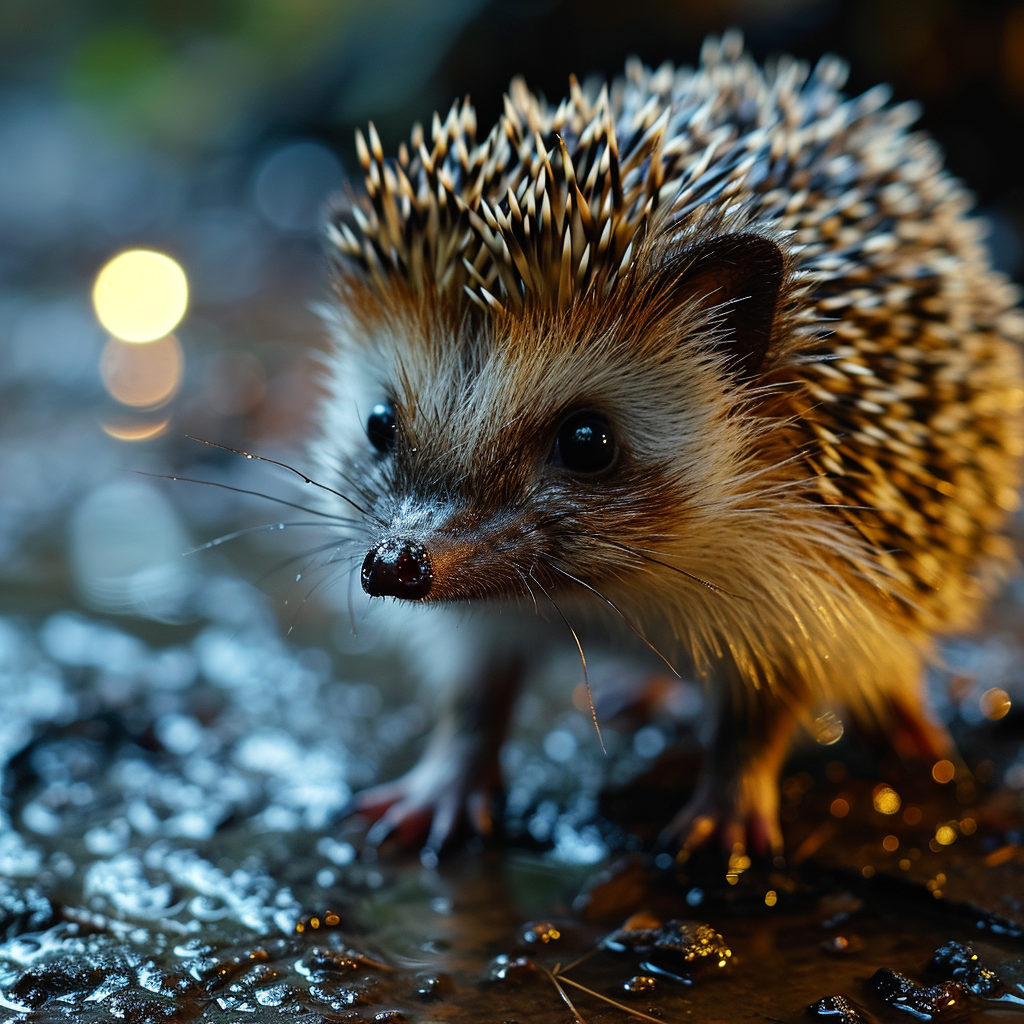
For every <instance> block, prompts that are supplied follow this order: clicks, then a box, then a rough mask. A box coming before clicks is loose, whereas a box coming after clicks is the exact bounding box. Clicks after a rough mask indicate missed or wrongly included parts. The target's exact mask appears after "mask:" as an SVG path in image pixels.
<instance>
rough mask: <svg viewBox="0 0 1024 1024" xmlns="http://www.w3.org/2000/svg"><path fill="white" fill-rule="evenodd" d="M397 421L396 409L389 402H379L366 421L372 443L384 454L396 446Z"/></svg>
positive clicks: (367, 433) (367, 434) (368, 435)
mask: <svg viewBox="0 0 1024 1024" xmlns="http://www.w3.org/2000/svg"><path fill="white" fill-rule="evenodd" d="M396 433H397V422H396V420H395V410H394V409H393V408H392V407H391V404H390V403H389V402H378V403H377V404H376V405H375V406H374V407H373V408H372V409H371V410H370V417H369V419H367V421H366V436H367V437H369V439H370V444H372V445H373V447H374V448H376V449H377V451H379V452H380V453H381V454H382V455H387V453H388V452H390V451H391V449H392V448H394V446H395V435H396Z"/></svg>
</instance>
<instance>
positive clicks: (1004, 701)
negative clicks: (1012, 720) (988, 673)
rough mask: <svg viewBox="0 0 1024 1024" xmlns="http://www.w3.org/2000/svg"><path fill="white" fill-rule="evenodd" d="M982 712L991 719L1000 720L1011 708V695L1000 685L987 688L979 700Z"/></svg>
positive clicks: (993, 720)
mask: <svg viewBox="0 0 1024 1024" xmlns="http://www.w3.org/2000/svg"><path fill="white" fill-rule="evenodd" d="M979 706H980V708H981V713H982V714H983V715H984V716H985V717H986V718H987V719H989V720H990V721H992V722H998V721H999V719H1000V718H1005V717H1006V714H1007V713H1008V712H1009V710H1010V695H1009V694H1008V693H1007V692H1006V691H1005V690H1003V689H1001V688H1000V687H998V686H993V687H992V689H990V690H986V691H985V692H984V693H983V694H982V695H981V700H980V701H979Z"/></svg>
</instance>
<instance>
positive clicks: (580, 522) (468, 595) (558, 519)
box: [324, 243, 777, 601]
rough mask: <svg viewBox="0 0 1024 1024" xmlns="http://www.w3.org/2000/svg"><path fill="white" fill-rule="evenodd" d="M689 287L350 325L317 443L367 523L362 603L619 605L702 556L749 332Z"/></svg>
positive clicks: (727, 473) (741, 448) (746, 440)
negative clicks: (613, 299)
mask: <svg viewBox="0 0 1024 1024" xmlns="http://www.w3.org/2000/svg"><path fill="white" fill-rule="evenodd" d="M766 244H771V243H766ZM688 266H690V264H688ZM704 269H705V270H706V267H705V268H704ZM672 281H673V282H674V283H675V285H678V284H679V275H678V273H673V277H672ZM688 281H689V284H688V286H687V288H686V289H684V290H683V291H680V290H679V288H678V287H677V288H676V289H675V291H674V292H673V295H672V301H669V302H666V301H665V289H666V287H667V286H666V283H665V281H664V280H659V281H654V282H647V283H646V284H645V285H643V286H641V284H640V282H638V287H637V288H636V289H635V290H634V291H632V292H631V293H629V294H631V296H632V298H631V299H630V301H629V302H624V303H618V304H609V303H596V302H595V303H592V304H588V303H580V304H578V305H577V306H575V307H573V308H572V309H570V310H569V311H566V312H559V311H555V310H551V309H544V308H541V309H536V310H532V311H528V312H526V313H524V314H523V315H521V316H517V317H504V318H501V319H497V320H492V319H487V318H474V317H463V318H460V319H457V320H455V322H453V321H452V319H451V318H444V317H438V316H436V315H435V314H436V312H437V311H436V310H431V309H429V308H428V309H425V308H424V307H422V306H418V305H416V304H411V305H410V306H409V307H407V308H406V309H405V310H404V312H403V313H402V315H400V316H397V317H396V316H395V315H394V312H395V309H396V308H398V307H397V304H396V305H393V306H391V307H388V313H387V315H384V313H383V311H381V312H380V315H377V316H375V317H371V318H363V319H362V320H359V319H357V318H354V317H353V318H349V320H348V322H347V324H346V327H345V330H344V331H343V332H339V333H340V334H341V336H342V339H343V342H344V344H343V346H342V347H341V351H340V353H339V356H338V358H339V360H340V363H339V365H338V366H336V368H335V372H334V373H333V374H332V386H333V387H334V388H335V392H336V393H335V395H334V396H333V397H332V399H331V400H330V401H329V403H328V406H327V411H328V412H329V413H331V419H330V420H329V421H328V432H327V434H326V436H325V438H324V440H325V442H326V446H327V448H328V450H329V451H332V452H333V454H334V456H335V457H336V459H337V462H338V463H340V466H339V467H338V469H340V471H339V472H338V473H337V478H336V483H337V486H338V487H339V489H344V488H345V487H346V481H347V482H348V484H349V486H351V485H352V484H353V483H356V484H358V487H359V493H358V496H359V498H360V500H362V501H364V502H366V503H367V505H368V506H369V508H368V511H369V512H370V513H371V515H372V517H373V520H374V522H373V525H371V526H370V527H369V537H368V541H367V545H366V555H365V559H364V561H363V565H362V570H361V580H362V585H363V588H364V589H365V590H366V592H367V593H368V594H370V595H372V596H391V597H397V598H402V599H406V600H414V601H463V600H475V599H482V598H497V599H510V598H512V599H514V598H528V597H529V596H530V594H531V592H536V593H541V594H543V593H551V592H554V591H558V592H563V591H573V590H575V591H577V592H578V591H579V590H580V589H581V588H583V589H588V588H590V587H596V588H601V589H602V591H605V590H608V589H611V590H615V591H620V590H621V589H622V587H623V586H625V587H627V588H628V586H629V584H630V581H631V579H632V578H633V577H635V576H636V575H637V573H636V570H637V569H638V568H641V567H643V565H644V564H645V562H644V560H645V558H647V553H648V552H650V551H660V550H663V549H664V548H665V546H666V545H671V546H672V547H674V548H677V547H678V546H679V545H680V543H682V544H684V545H685V544H686V543H687V538H689V541H688V543H689V544H690V545H691V547H692V548H694V549H702V550H703V549H705V548H706V547H707V545H708V543H709V539H708V537H706V536H702V535H701V524H702V522H703V521H704V520H706V519H707V518H708V517H709V516H711V515H713V514H714V511H715V510H716V509H718V508H720V506H721V505H722V503H723V502H727V501H728V500H730V498H731V490H732V488H733V487H734V484H735V481H736V480H737V479H738V477H739V476H740V475H742V473H743V471H744V466H745V464H746V462H747V461H748V460H749V458H750V449H751V436H752V427H751V423H752V422H753V421H752V420H751V419H750V418H749V417H745V416H743V415H736V414H735V413H736V409H737V408H738V407H739V406H740V405H742V402H743V398H742V395H743V393H744V392H743V388H742V387H741V386H739V384H738V375H739V371H738V370H737V364H738V363H739V362H740V361H742V359H745V358H747V352H748V348H747V347H744V348H743V349H742V351H740V350H739V349H738V348H737V347H736V346H737V345H738V344H739V342H740V341H741V339H740V337H739V334H738V333H737V331H738V326H737V324H738V321H737V322H732V321H730V322H728V323H725V321H724V320H723V316H724V315H725V314H723V310H722V307H721V304H718V303H716V304H714V305H713V306H709V305H708V303H707V302H705V301H704V298H705V295H706V292H707V291H708V290H710V291H712V292H713V291H715V289H708V288H707V281H702V282H701V283H700V285H699V287H698V288H697V292H696V293H695V292H694V283H693V275H692V274H691V275H690V277H689V278H688ZM770 287H771V288H777V280H775V281H773V282H771V283H770ZM695 294H696V298H695V297H694V296H695ZM727 302H728V300H727ZM729 308H730V307H729V306H728V305H727V306H726V307H725V309H726V311H728V309H729ZM723 323H725V328H723ZM725 341H728V342H729V343H730V344H732V345H733V346H734V347H733V349H732V350H730V349H729V348H728V346H727V345H726V344H725ZM711 436H714V437H716V444H715V445H714V446H713V447H709V446H708V445H707V443H706V439H707V438H708V437H711ZM638 585H639V584H638Z"/></svg>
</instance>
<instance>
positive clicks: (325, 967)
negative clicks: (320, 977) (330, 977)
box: [301, 946, 362, 974]
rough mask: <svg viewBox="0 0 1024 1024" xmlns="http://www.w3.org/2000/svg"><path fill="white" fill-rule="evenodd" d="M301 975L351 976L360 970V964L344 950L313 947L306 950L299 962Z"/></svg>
mask: <svg viewBox="0 0 1024 1024" xmlns="http://www.w3.org/2000/svg"><path fill="white" fill-rule="evenodd" d="M301 964H302V967H304V968H305V970H303V971H302V972H301V973H303V974H306V973H309V974H352V973H354V972H355V971H359V970H361V969H362V964H361V963H360V962H359V961H358V960H357V959H356V958H355V957H352V956H350V955H349V954H348V953H347V952H346V951H345V950H336V949H328V948H327V947H326V946H313V947H311V948H310V949H308V950H306V954H305V956H303V958H302V960H301Z"/></svg>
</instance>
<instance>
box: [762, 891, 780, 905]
mask: <svg viewBox="0 0 1024 1024" xmlns="http://www.w3.org/2000/svg"><path fill="white" fill-rule="evenodd" d="M778 902H779V895H778V893H777V892H776V891H775V890H774V889H769V890H768V891H767V892H766V893H765V894H764V905H765V906H766V907H774V906H775V904H776V903H778Z"/></svg>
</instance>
